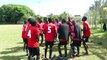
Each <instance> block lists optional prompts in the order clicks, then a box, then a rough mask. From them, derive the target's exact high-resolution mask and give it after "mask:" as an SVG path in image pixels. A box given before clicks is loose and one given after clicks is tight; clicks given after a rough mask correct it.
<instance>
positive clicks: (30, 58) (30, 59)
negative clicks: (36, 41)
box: [28, 48, 33, 60]
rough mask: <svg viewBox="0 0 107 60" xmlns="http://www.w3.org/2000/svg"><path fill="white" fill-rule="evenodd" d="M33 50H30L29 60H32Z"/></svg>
mask: <svg viewBox="0 0 107 60" xmlns="http://www.w3.org/2000/svg"><path fill="white" fill-rule="evenodd" d="M32 53H33V52H32V48H29V55H28V60H32Z"/></svg>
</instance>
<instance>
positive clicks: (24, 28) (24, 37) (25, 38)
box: [22, 21, 27, 53]
mask: <svg viewBox="0 0 107 60" xmlns="http://www.w3.org/2000/svg"><path fill="white" fill-rule="evenodd" d="M26 31H27V22H26V21H24V25H23V28H22V38H23V42H24V49H23V50H24V51H26V53H27V35H26V33H27V32H26Z"/></svg>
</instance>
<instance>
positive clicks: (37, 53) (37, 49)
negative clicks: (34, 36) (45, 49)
mask: <svg viewBox="0 0 107 60" xmlns="http://www.w3.org/2000/svg"><path fill="white" fill-rule="evenodd" d="M35 51H36V52H35V54H36V56H37V58H36V60H40V49H39V47H38V48H36V50H35Z"/></svg>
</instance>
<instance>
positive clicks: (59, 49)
mask: <svg viewBox="0 0 107 60" xmlns="http://www.w3.org/2000/svg"><path fill="white" fill-rule="evenodd" d="M58 52H59V56H60V57H62V53H61V42H60V43H59V44H58Z"/></svg>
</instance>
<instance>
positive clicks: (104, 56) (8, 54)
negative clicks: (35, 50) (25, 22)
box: [0, 25, 107, 60]
mask: <svg viewBox="0 0 107 60" xmlns="http://www.w3.org/2000/svg"><path fill="white" fill-rule="evenodd" d="M21 29H22V25H0V60H27V56H25V52H24V51H23V41H22V39H21ZM88 45H89V55H87V56H85V55H83V52H84V50H83V46H81V51H80V53H81V56H80V57H76V58H74V59H73V60H107V32H102V31H101V30H99V29H95V30H92V35H91V38H90V42H89V43H88ZM69 49H70V48H69V46H68V51H69ZM40 50H41V53H42V54H44V47H40ZM53 54H55V55H56V56H58V50H57V45H56V46H54V50H53ZM41 60H42V59H41Z"/></svg>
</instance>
